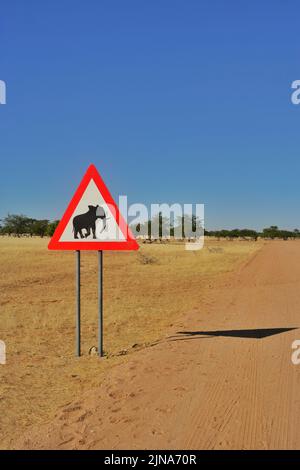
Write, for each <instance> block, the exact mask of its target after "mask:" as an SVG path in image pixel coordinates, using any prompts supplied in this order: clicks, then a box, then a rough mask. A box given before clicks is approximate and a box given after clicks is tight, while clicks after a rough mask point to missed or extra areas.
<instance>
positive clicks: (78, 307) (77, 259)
mask: <svg viewBox="0 0 300 470" xmlns="http://www.w3.org/2000/svg"><path fill="white" fill-rule="evenodd" d="M76 304H77V305H76V356H80V352H81V351H80V250H76Z"/></svg>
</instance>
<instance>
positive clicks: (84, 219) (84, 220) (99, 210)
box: [73, 205, 106, 240]
mask: <svg viewBox="0 0 300 470" xmlns="http://www.w3.org/2000/svg"><path fill="white" fill-rule="evenodd" d="M88 208H89V210H88V211H87V212H85V213H84V214H79V215H76V216H75V217H74V218H73V231H74V238H76V239H78V234H79V235H80V237H81V238H87V237H89V236H90V235H91V232H92V233H93V239H94V240H95V239H96V220H97V219H102V220H103V229H102V231H103V230H104V228H105V227H106V214H105V211H104V209H103V207H100V206H99V205H97V206H91V205H90V206H88ZM83 229H85V230H86V234H85V235H84V234H83V232H82V230H83Z"/></svg>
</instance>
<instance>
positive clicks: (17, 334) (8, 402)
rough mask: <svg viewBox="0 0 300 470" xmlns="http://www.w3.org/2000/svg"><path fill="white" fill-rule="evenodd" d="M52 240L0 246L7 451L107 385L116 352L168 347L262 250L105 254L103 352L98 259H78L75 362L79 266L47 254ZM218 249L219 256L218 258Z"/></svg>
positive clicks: (157, 249)
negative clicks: (208, 293)
mask: <svg viewBox="0 0 300 470" xmlns="http://www.w3.org/2000/svg"><path fill="white" fill-rule="evenodd" d="M47 242H48V240H40V239H9V238H0V262H1V267H2V269H1V274H0V290H1V298H0V309H1V312H0V315H1V316H0V339H3V340H4V341H5V342H6V347H7V364H6V365H5V366H0V373H1V385H0V442H1V447H2V448H8V447H10V446H11V444H12V441H13V439H14V437H17V435H18V434H20V432H24V430H25V429H26V426H29V425H31V424H36V423H38V422H40V421H44V420H45V419H47V418H51V416H53V415H54V413H55V411H56V409H57V408H58V407H60V406H62V405H64V404H65V403H66V402H68V401H71V400H72V399H74V398H76V397H77V396H78V395H80V394H81V393H82V392H84V391H85V390H89V389H91V388H92V387H94V386H97V385H99V384H100V383H101V377H102V376H103V374H104V373H105V372H106V370H107V369H108V368H111V367H112V366H114V365H115V364H116V363H119V362H120V361H122V360H126V358H125V359H124V357H119V356H116V355H115V354H116V353H117V352H118V351H120V350H125V349H126V350H127V349H130V348H131V347H132V346H133V344H136V343H138V344H145V343H151V342H153V341H156V340H157V339H160V338H161V337H163V336H164V335H165V333H166V330H167V328H168V326H169V325H170V324H172V322H173V321H174V319H176V318H177V317H178V316H179V315H180V314H183V313H184V312H187V311H190V310H192V309H195V308H197V307H198V306H199V303H200V300H201V293H202V286H203V285H204V284H205V283H207V282H211V281H212V279H213V278H214V277H215V276H216V275H218V274H219V273H222V272H226V271H230V270H232V269H234V268H235V267H236V266H237V265H238V264H239V263H241V262H243V261H244V260H246V259H247V257H249V255H250V254H251V253H253V252H254V251H255V250H257V249H258V248H259V247H260V246H261V242H256V243H254V242H239V241H236V242H228V241H221V242H217V241H206V245H205V248H204V249H203V250H201V251H196V252H190V251H185V250H184V247H183V245H175V244H167V245H142V246H141V249H140V250H139V252H134V253H104V320H105V336H104V341H105V343H104V349H105V351H106V353H107V354H108V358H107V359H103V360H99V358H97V357H91V356H89V355H88V354H87V353H88V350H89V349H90V347H91V346H93V345H96V344H97V257H96V254H95V253H83V254H82V350H83V354H84V356H83V357H82V358H80V359H78V358H75V357H74V321H75V313H74V312H75V289H74V287H75V286H74V272H75V259H74V253H72V252H49V251H47ZM215 248H217V249H215Z"/></svg>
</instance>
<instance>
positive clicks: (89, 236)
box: [48, 165, 139, 357]
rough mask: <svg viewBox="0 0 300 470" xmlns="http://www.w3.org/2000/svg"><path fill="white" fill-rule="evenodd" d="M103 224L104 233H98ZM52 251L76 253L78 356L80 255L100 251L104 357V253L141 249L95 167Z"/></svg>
mask: <svg viewBox="0 0 300 470" xmlns="http://www.w3.org/2000/svg"><path fill="white" fill-rule="evenodd" d="M99 219H100V220H99ZM107 220H109V222H108V223H107V222H106V221H107ZM100 221H101V222H102V224H101V230H98V228H99V225H98V222H100ZM48 249H49V250H72V251H75V261H76V351H75V352H76V356H81V345H80V340H81V331H80V323H81V322H80V313H81V306H80V290H81V286H80V252H81V250H85V251H98V265H99V272H98V327H99V332H98V355H99V356H100V357H103V354H104V351H103V251H104V250H118V251H119V250H138V249H139V245H138V243H137V242H136V240H135V238H134V236H133V235H132V233H131V231H130V229H129V227H128V225H127V223H126V221H125V220H124V219H123V217H122V215H121V213H120V211H119V208H118V206H117V205H116V203H115V201H114V200H113V198H112V196H111V194H110V192H109V190H108V188H107V186H106V185H105V183H104V181H103V179H102V178H101V176H100V175H99V173H98V171H97V169H96V167H95V166H94V165H90V166H89V167H88V169H87V172H86V173H85V175H84V177H83V179H82V181H81V183H80V184H79V186H78V188H77V190H76V192H75V194H74V196H73V197H72V199H71V201H70V203H69V205H68V208H67V210H66V212H65V213H64V215H63V217H62V219H61V220H60V222H59V224H58V226H57V227H56V230H55V232H54V234H53V237H52V238H51V240H50V242H49V245H48Z"/></svg>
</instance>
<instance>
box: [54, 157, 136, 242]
mask: <svg viewBox="0 0 300 470" xmlns="http://www.w3.org/2000/svg"><path fill="white" fill-rule="evenodd" d="M91 179H93V180H94V182H95V184H96V186H97V188H98V189H99V191H100V193H101V194H102V196H103V199H104V200H105V202H106V204H109V205H111V206H112V207H114V210H115V216H116V217H115V219H116V222H117V224H118V226H119V227H120V229H121V232H122V233H123V235H124V237H125V238H126V240H125V241H120V242H115V241H108V242H100V241H99V242H88V241H78V242H61V241H59V240H60V237H61V236H62V234H63V232H64V230H65V228H66V226H67V224H68V223H69V221H70V219H71V217H72V215H73V214H74V211H75V209H76V207H77V205H78V203H79V201H80V199H81V198H82V196H83V194H84V192H85V190H86V188H87V186H88V184H89V182H90V181H91ZM48 249H49V250H73V251H75V250H94V251H100V250H118V251H119V250H138V249H139V245H138V243H137V241H136V240H135V238H134V236H133V235H132V233H131V230H130V228H129V227H128V225H127V223H126V222H125V220H124V218H123V217H122V214H121V213H120V211H119V208H118V206H117V204H116V203H115V201H114V200H113V198H112V196H111V194H110V192H109V190H108V189H107V186H106V184H105V183H104V181H103V179H102V178H101V176H100V174H99V172H98V170H97V168H96V167H95V166H94V165H90V166H89V168H88V169H87V172H86V173H85V175H84V177H83V179H82V181H81V183H80V185H79V186H78V188H77V190H76V192H75V194H74V196H73V198H72V199H71V202H70V204H69V205H68V207H67V210H66V212H65V213H64V215H63V217H62V219H61V221H60V222H59V224H58V226H57V228H56V230H55V232H54V235H53V237H52V238H51V240H50V242H49V244H48Z"/></svg>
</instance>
